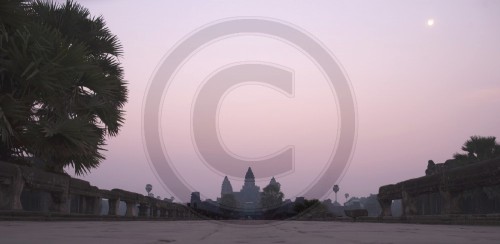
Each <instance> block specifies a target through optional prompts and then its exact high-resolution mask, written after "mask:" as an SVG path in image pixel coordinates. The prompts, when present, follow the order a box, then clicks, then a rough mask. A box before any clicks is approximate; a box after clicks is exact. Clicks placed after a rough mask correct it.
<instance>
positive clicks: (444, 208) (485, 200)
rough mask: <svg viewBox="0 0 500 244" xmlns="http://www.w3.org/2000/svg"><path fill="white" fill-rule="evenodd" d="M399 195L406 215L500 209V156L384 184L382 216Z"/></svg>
mask: <svg viewBox="0 0 500 244" xmlns="http://www.w3.org/2000/svg"><path fill="white" fill-rule="evenodd" d="M396 199H402V205H403V216H411V215H443V214H448V215H449V214H490V213H491V214H492V213H500V158H497V159H493V160H487V161H483V162H478V163H474V164H471V165H467V166H463V167H460V168H454V169H450V170H446V171H443V172H440V173H438V174H432V175H428V176H424V177H420V178H416V179H411V180H407V181H403V182H399V183H397V184H394V185H386V186H382V187H380V189H379V194H378V201H379V203H380V206H381V207H382V213H381V216H382V217H383V216H391V203H392V201H393V200H396Z"/></svg>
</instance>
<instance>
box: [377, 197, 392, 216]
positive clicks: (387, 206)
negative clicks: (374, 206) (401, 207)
mask: <svg viewBox="0 0 500 244" xmlns="http://www.w3.org/2000/svg"><path fill="white" fill-rule="evenodd" d="M378 202H379V204H380V207H381V208H382V212H380V217H385V216H392V211H391V205H392V200H391V199H381V198H378Z"/></svg>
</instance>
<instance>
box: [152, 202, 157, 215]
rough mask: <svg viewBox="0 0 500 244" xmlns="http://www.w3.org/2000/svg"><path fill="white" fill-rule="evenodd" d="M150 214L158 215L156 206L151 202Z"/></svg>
mask: <svg viewBox="0 0 500 244" xmlns="http://www.w3.org/2000/svg"><path fill="white" fill-rule="evenodd" d="M151 216H152V217H158V207H157V206H156V204H154V203H153V204H151Z"/></svg>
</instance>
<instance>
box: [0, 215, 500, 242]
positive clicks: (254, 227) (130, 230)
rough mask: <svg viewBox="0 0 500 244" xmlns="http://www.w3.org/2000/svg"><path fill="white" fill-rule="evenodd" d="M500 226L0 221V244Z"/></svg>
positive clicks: (474, 230) (422, 235) (462, 236)
mask: <svg viewBox="0 0 500 244" xmlns="http://www.w3.org/2000/svg"><path fill="white" fill-rule="evenodd" d="M499 241H500V227H495V226H458V225H412V224H378V223H345V222H313V221H311V222H296V221H287V222H273V223H269V224H265V223H264V222H257V221H254V222H245V221H243V222H226V223H221V222H215V221H214V222H212V221H118V222H112V221H102V222H90V221H82V222H77V221H68V222H56V221H53V222H27V221H0V243H2V244H3V243H73V244H76V243H120V244H125V243H217V244H220V243H301V244H303V243H306V244H313V243H500V242H499Z"/></svg>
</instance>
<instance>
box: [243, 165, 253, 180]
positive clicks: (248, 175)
mask: <svg viewBox="0 0 500 244" xmlns="http://www.w3.org/2000/svg"><path fill="white" fill-rule="evenodd" d="M246 179H248V180H250V179H252V180H254V179H255V176H254V175H253V172H252V167H248V170H247V173H246V174H245V180H246Z"/></svg>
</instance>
